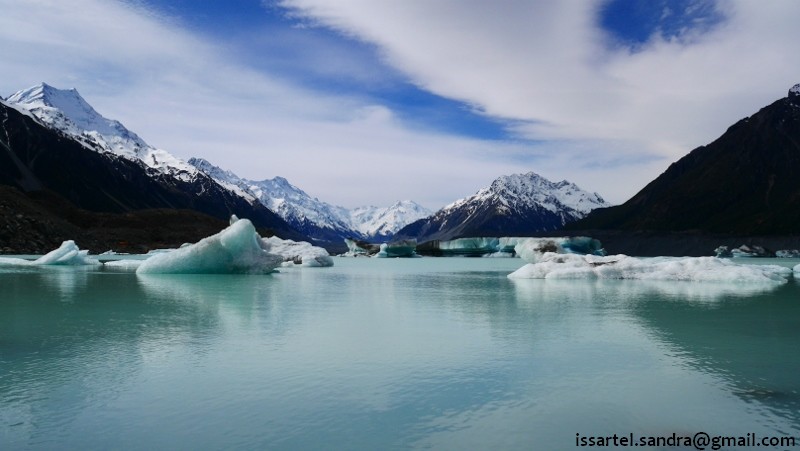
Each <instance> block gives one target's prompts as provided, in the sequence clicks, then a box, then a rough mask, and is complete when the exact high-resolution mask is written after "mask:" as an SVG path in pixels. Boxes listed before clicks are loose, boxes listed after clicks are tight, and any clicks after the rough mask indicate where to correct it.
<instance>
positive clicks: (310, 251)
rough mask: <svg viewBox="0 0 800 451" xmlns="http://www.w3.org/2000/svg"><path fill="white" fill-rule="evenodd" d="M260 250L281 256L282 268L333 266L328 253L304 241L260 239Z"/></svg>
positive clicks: (274, 238) (272, 238)
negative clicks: (293, 266)
mask: <svg viewBox="0 0 800 451" xmlns="http://www.w3.org/2000/svg"><path fill="white" fill-rule="evenodd" d="M261 248H262V249H264V250H265V251H266V252H269V253H270V254H276V255H280V256H282V257H283V260H284V266H292V265H303V266H333V258H331V256H330V254H328V251H326V250H325V249H323V248H321V247H317V246H312V245H311V243H307V242H305V241H294V240H282V239H280V238H278V237H275V236H273V237H269V238H261Z"/></svg>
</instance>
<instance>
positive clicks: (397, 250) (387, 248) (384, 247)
mask: <svg viewBox="0 0 800 451" xmlns="http://www.w3.org/2000/svg"><path fill="white" fill-rule="evenodd" d="M380 249H381V250H380V251H378V253H377V254H375V257H377V258H398V257H416V256H417V240H415V239H413V238H412V239H410V240H399V241H392V242H389V243H383V244H381V247H380Z"/></svg>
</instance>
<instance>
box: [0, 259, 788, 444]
mask: <svg viewBox="0 0 800 451" xmlns="http://www.w3.org/2000/svg"><path fill="white" fill-rule="evenodd" d="M795 263H796V262H795ZM522 264H523V262H522V261H521V260H519V259H435V258H424V259H409V260H397V259H385V260H377V259H336V266H334V267H333V268H287V269H282V270H281V272H280V273H278V274H272V275H267V276H149V277H142V276H136V275H135V274H131V273H120V272H105V271H101V270H97V269H89V270H81V269H74V268H26V269H16V270H13V269H4V270H0V449H407V448H420V449H429V448H430V449H486V448H494V449H571V448H574V447H575V437H576V436H575V434H576V433H580V434H581V435H583V436H589V435H610V434H614V433H616V434H619V435H628V434H635V435H637V436H639V435H663V436H668V435H670V434H672V433H677V434H679V435H680V434H682V435H686V434H689V435H691V434H693V433H695V432H699V431H703V432H707V433H709V434H712V435H713V434H719V435H744V434H747V433H754V434H758V435H759V436H768V435H777V436H782V435H792V436H794V437H800V353H798V349H800V286H798V284H797V283H796V282H795V281H793V280H792V281H790V282H789V283H788V284H785V285H756V286H752V285H743V286H737V285H736V284H733V285H731V284H727V285H724V284H700V283H690V282H672V283H669V282H661V283H656V282H641V281H551V280H510V279H508V278H507V277H506V275H507V274H508V273H510V272H512V271H513V270H515V269H517V268H519V267H520V266H522ZM639 449H644V448H639ZM709 449H710V448H709ZM775 449H778V448H775Z"/></svg>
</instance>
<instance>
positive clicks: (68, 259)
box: [0, 240, 102, 266]
mask: <svg viewBox="0 0 800 451" xmlns="http://www.w3.org/2000/svg"><path fill="white" fill-rule="evenodd" d="M101 264H102V263H100V261H99V260H97V259H94V258H91V257H89V251H86V250H84V251H82V250H80V248H78V245H77V244H75V241H72V240H67V241H64V242H63V243H61V246H59V247H58V249H55V250H53V251H50V252H48V253H47V254H45V255H43V256H41V257H39V258H37V259H36V260H25V259H22V258H8V257H4V258H0V265H3V266H97V265H101Z"/></svg>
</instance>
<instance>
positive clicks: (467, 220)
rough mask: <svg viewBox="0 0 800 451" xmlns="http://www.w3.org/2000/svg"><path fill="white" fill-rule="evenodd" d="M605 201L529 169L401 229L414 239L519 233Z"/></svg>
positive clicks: (555, 225)
mask: <svg viewBox="0 0 800 451" xmlns="http://www.w3.org/2000/svg"><path fill="white" fill-rule="evenodd" d="M605 206H608V203H607V202H606V201H605V200H603V198H602V197H600V196H599V195H598V194H596V193H589V192H586V191H584V190H582V189H580V188H579V187H578V186H577V185H575V184H573V183H570V182H567V181H566V180H564V181H561V182H558V183H554V182H551V181H549V180H547V179H545V178H544V177H541V176H539V175H538V174H535V173H533V172H529V173H527V174H518V175H511V176H503V177H500V178H498V179H497V180H495V181H494V182H492V185H491V186H489V187H488V188H484V189H481V190H480V191H478V193H476V194H475V195H474V196H471V197H468V198H465V199H461V200H458V201H456V202H454V203H452V204H450V205H448V206H446V207H444V208H443V209H441V210H439V211H438V212H436V213H435V214H434V215H432V216H431V217H428V218H425V219H421V220H419V221H416V222H414V223H412V224H409V225H408V226H407V227H405V228H403V229H401V230H400V231H399V232H398V233H397V236H398V237H413V238H416V239H417V240H418V241H420V242H424V241H430V240H450V239H454V238H459V237H479V236H525V235H530V234H533V233H536V232H542V231H549V230H556V229H559V228H561V227H563V226H564V224H566V223H568V222H570V221H574V220H576V219H579V218H582V217H583V216H585V215H586V214H587V213H588V212H589V211H591V210H592V209H594V208H599V207H605Z"/></svg>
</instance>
